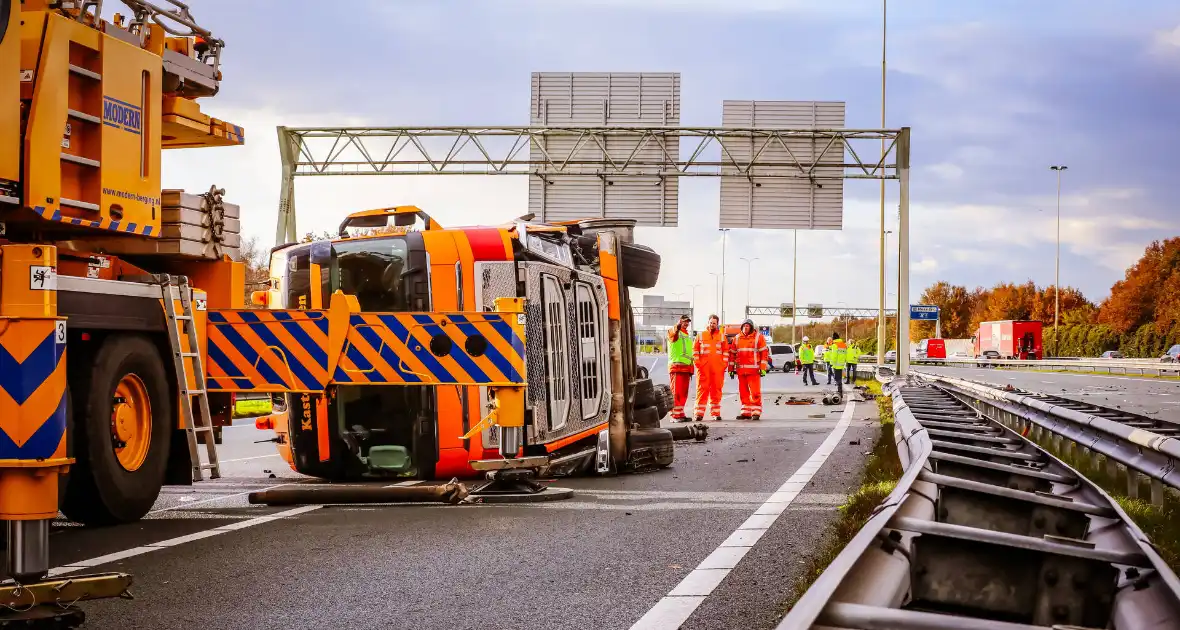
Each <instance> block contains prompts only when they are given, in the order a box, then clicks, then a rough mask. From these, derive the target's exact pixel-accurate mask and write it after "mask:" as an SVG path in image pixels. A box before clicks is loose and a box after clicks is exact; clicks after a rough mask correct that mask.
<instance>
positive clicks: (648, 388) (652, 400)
mask: <svg viewBox="0 0 1180 630" xmlns="http://www.w3.org/2000/svg"><path fill="white" fill-rule="evenodd" d="M655 406H656V388H655V386H654V385H652V382H651V379H650V378H641V379H639V380H637V381H635V404H633V405H632V406H631V408H632V409H643V408H646V407H655Z"/></svg>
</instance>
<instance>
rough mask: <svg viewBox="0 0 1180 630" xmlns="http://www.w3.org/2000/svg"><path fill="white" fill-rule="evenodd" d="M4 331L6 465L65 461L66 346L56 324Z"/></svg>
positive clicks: (2, 450)
mask: <svg viewBox="0 0 1180 630" xmlns="http://www.w3.org/2000/svg"><path fill="white" fill-rule="evenodd" d="M0 326H3V327H4V328H3V330H2V331H0V461H2V460H38V459H51V458H54V457H64V456H65V448H64V444H65V443H64V439H65V431H66V361H65V353H66V345H65V343H64V342H62V343H58V341H57V335H56V321H55V320H53V319H45V320H6V321H0ZM2 465H3V464H2V463H0V466H2Z"/></svg>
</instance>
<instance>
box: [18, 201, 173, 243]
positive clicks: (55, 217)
mask: <svg viewBox="0 0 1180 630" xmlns="http://www.w3.org/2000/svg"><path fill="white" fill-rule="evenodd" d="M33 212H36V213H37V214H39V215H41V218H43V219H47V220H49V221H57V222H58V223H65V224H67V225H80V226H82V227H90V228H98V229H100V230H110V231H111V232H122V233H125V234H142V235H144V236H151V235H152V229H153V227H154V226H151V225H140V224H138V223H126V222H123V221H112V220H111V219H110V218H108V217H101V218H99V219H97V220H93V221H91V220H88V219H79V218H77V217H67V216H64V215H62V213H61V210H49V209H47V208H46V207H45V206H36V207H34V208H33Z"/></svg>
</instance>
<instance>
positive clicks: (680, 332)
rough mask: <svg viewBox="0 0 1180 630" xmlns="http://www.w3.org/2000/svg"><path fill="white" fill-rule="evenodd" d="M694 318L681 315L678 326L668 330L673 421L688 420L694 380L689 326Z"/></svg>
mask: <svg viewBox="0 0 1180 630" xmlns="http://www.w3.org/2000/svg"><path fill="white" fill-rule="evenodd" d="M691 323H692V319H691V318H690V317H689V316H688V315H681V316H680V322H679V323H677V324H676V327H675V328H673V329H671V330H669V331H668V378H669V379H670V380H671V381H672V421H673V422H688V418H687V417H685V415H684V405H685V403H687V402H688V386H689V383H690V382H691V381H692V364H693V351H692V348H693V341H692V332H691V331H690V330H689V328H688V326H689V324H691Z"/></svg>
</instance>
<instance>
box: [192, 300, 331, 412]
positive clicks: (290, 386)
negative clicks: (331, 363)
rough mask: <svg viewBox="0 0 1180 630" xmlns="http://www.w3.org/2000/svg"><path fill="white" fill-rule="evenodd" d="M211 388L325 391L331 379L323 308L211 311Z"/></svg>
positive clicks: (208, 370) (209, 385) (206, 369)
mask: <svg viewBox="0 0 1180 630" xmlns="http://www.w3.org/2000/svg"><path fill="white" fill-rule="evenodd" d="M208 333H209V339H208V343H209V345H208V365H206V366H205V374H206V377H207V386H208V389H209V390H211V391H270V392H284V391H289V392H321V391H323V390H324V388H325V387H327V385H328V355H327V347H328V317H327V313H325V312H324V311H294V310H292V311H279V310H273V311H262V310H243V311H209V320H208Z"/></svg>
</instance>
